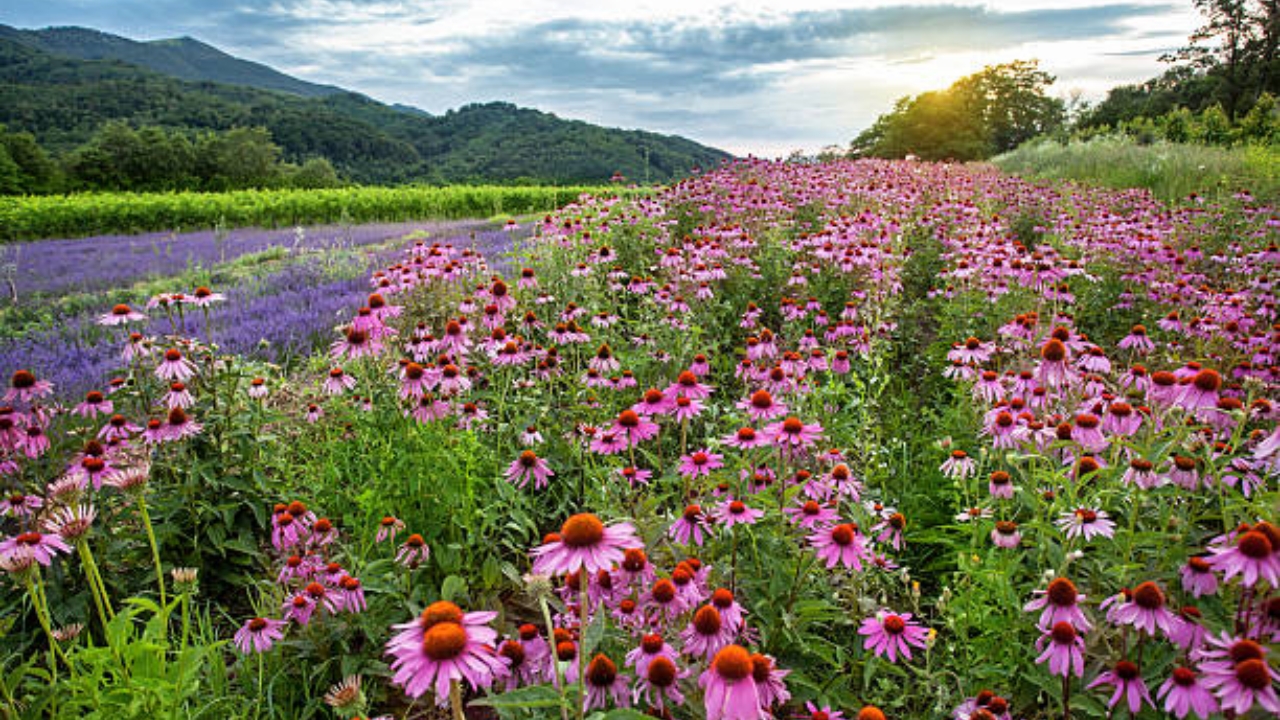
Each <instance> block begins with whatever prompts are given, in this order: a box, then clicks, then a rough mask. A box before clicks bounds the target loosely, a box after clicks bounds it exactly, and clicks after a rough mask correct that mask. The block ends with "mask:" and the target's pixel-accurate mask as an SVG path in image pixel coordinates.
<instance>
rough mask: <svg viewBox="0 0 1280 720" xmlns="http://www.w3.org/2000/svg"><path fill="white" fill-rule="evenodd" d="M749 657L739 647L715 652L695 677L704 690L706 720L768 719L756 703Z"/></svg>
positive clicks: (758, 700) (756, 691)
mask: <svg viewBox="0 0 1280 720" xmlns="http://www.w3.org/2000/svg"><path fill="white" fill-rule="evenodd" d="M753 670H754V667H753V665H752V662H751V654H750V653H748V652H747V651H746V649H745V648H743V647H742V646H740V645H729V646H728V647H725V648H723V649H722V650H720V652H718V653H716V656H715V658H714V659H712V661H711V664H710V665H709V666H708V667H707V669H706V670H705V671H704V672H703V673H702V675H701V676H699V678H698V685H700V686H701V687H702V688H703V689H704V691H705V696H704V698H703V702H704V706H705V710H706V716H707V720H764V719H765V718H767V717H768V715H767V712H766V710H765V709H764V707H763V706H762V704H761V702H760V693H759V689H758V686H757V685H756V681H755V678H754V677H752V671H753Z"/></svg>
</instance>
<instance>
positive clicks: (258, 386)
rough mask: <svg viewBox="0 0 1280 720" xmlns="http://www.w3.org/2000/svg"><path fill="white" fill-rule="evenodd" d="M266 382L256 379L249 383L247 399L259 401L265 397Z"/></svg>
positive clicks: (263, 379)
mask: <svg viewBox="0 0 1280 720" xmlns="http://www.w3.org/2000/svg"><path fill="white" fill-rule="evenodd" d="M267 392H268V390H267V381H266V379H265V378H260V377H256V378H254V379H253V380H250V381H249V390H248V393H249V397H251V398H253V399H255V400H261V399H262V398H264V397H266V396H267Z"/></svg>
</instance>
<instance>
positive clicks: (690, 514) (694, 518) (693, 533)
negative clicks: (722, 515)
mask: <svg viewBox="0 0 1280 720" xmlns="http://www.w3.org/2000/svg"><path fill="white" fill-rule="evenodd" d="M706 527H707V517H706V515H705V514H703V512H702V507H701V506H700V505H689V506H687V507H686V508H685V509H684V511H683V512H682V513H680V517H679V518H677V519H676V521H675V522H674V523H672V524H671V527H670V529H668V530H667V535H668V536H670V537H671V539H672V540H675V541H676V542H678V543H680V544H682V545H688V544H690V543H692V544H694V545H698V546H701V545H702V542H703V532H704V531H705V530H706Z"/></svg>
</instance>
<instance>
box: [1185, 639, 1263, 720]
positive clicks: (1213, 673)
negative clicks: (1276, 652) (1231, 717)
mask: <svg viewBox="0 0 1280 720" xmlns="http://www.w3.org/2000/svg"><path fill="white" fill-rule="evenodd" d="M1229 639H1230V638H1229V636H1225V635H1224V636H1223V638H1222V640H1219V639H1216V638H1215V639H1214V643H1215V644H1218V645H1221V644H1222V642H1224V641H1226V640H1229ZM1266 653H1267V648H1264V647H1262V646H1261V645H1259V644H1258V643H1256V642H1253V641H1252V640H1236V641H1234V642H1232V643H1231V644H1230V645H1229V647H1228V649H1227V651H1226V653H1221V652H1213V653H1207V654H1206V655H1207V656H1208V657H1215V656H1219V655H1223V656H1225V659H1224V660H1222V661H1217V662H1206V663H1204V664H1203V665H1201V670H1202V671H1203V672H1204V677H1203V682H1204V686H1205V687H1207V688H1209V689H1211V690H1213V691H1214V694H1215V695H1217V697H1218V700H1219V701H1220V702H1221V703H1222V709H1223V710H1224V711H1225V710H1231V711H1233V712H1235V713H1236V714H1237V715H1238V716H1241V715H1244V714H1246V713H1248V712H1249V710H1250V709H1252V708H1253V706H1254V704H1258V705H1261V706H1262V707H1263V709H1265V710H1268V711H1270V712H1272V713H1276V714H1280V699H1278V698H1277V696H1276V691H1275V687H1274V684H1275V683H1276V682H1277V681H1280V674H1278V673H1276V671H1275V670H1274V669H1272V668H1271V666H1270V665H1268V664H1267V660H1266Z"/></svg>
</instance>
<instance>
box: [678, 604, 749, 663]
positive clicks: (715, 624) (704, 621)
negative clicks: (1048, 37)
mask: <svg viewBox="0 0 1280 720" xmlns="http://www.w3.org/2000/svg"><path fill="white" fill-rule="evenodd" d="M736 634H737V628H736V626H735V625H731V624H729V623H727V622H725V621H724V618H723V617H722V616H721V614H720V611H719V610H718V609H716V607H715V606H714V605H703V606H702V607H700V608H698V610H697V611H696V612H694V614H693V617H692V618H691V619H690V621H689V625H688V626H687V627H686V628H685V629H684V630H682V631H681V632H680V639H681V641H682V642H683V643H684V653H685V654H686V655H691V656H694V657H704V658H710V657H711V656H712V655H715V654H716V653H718V652H719V651H720V650H721V648H724V647H725V646H727V645H729V643H731V642H732V641H733V636H734V635H736Z"/></svg>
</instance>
